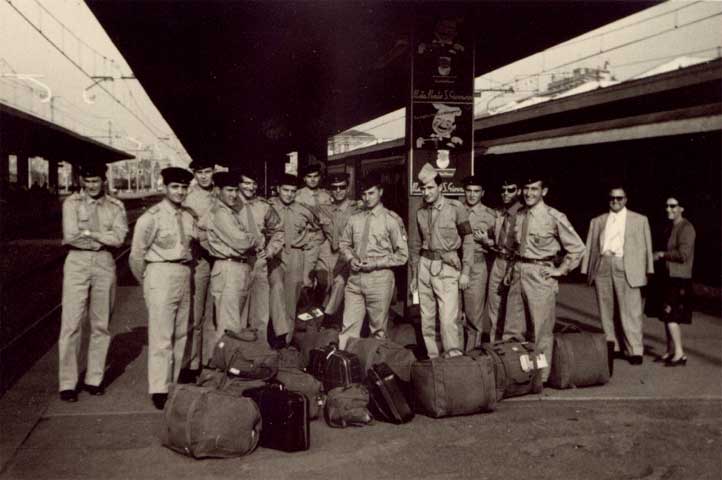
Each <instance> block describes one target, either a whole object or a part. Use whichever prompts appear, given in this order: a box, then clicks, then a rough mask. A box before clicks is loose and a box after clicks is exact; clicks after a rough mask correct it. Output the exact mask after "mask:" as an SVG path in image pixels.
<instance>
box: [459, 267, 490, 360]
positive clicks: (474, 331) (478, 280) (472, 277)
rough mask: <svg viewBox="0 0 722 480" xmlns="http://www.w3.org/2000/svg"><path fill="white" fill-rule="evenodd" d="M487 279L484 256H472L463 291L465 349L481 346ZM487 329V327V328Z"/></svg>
mask: <svg viewBox="0 0 722 480" xmlns="http://www.w3.org/2000/svg"><path fill="white" fill-rule="evenodd" d="M488 279H489V270H488V268H487V265H486V259H485V258H484V254H482V253H477V254H475V255H474V264H473V265H472V266H471V270H470V271H469V286H468V288H467V289H466V290H464V291H463V297H464V315H465V317H466V321H465V322H464V332H465V333H466V345H465V347H466V348H465V349H466V350H467V351H468V350H472V349H473V348H476V347H478V346H479V345H481V335H482V334H483V333H484V321H485V320H486V318H485V315H484V307H485V306H486V285H487V281H488ZM487 329H488V327H487Z"/></svg>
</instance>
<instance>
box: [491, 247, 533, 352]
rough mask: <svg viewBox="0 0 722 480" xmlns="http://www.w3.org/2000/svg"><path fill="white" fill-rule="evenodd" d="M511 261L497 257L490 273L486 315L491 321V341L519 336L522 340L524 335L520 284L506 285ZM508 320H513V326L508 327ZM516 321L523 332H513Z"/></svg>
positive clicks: (518, 338)
mask: <svg viewBox="0 0 722 480" xmlns="http://www.w3.org/2000/svg"><path fill="white" fill-rule="evenodd" d="M508 267H509V261H508V260H506V259H505V258H502V257H496V258H495V259H494V263H493V265H492V267H491V272H490V273H489V288H488V290H487V295H486V309H485V310H486V314H485V316H486V317H488V319H489V341H491V342H496V341H499V340H509V339H511V338H514V337H515V334H516V335H517V337H516V338H517V340H522V339H523V338H524V337H523V334H524V330H525V328H523V327H524V323H523V318H524V305H523V304H522V302H521V293H520V292H519V288H520V284H519V283H518V282H517V283H513V284H512V285H510V286H506V285H504V277H505V276H506V269H507V268H508ZM507 318H511V320H510V322H511V325H509V326H507V321H506V319H507ZM514 319H517V323H516V325H520V328H521V332H519V333H516V332H513V330H514V328H513V325H514Z"/></svg>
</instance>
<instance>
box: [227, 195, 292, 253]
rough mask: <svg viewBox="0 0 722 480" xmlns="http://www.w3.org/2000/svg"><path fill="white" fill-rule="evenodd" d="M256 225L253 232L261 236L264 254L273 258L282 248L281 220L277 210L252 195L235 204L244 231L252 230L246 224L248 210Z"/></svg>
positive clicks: (262, 199) (265, 201) (251, 231)
mask: <svg viewBox="0 0 722 480" xmlns="http://www.w3.org/2000/svg"><path fill="white" fill-rule="evenodd" d="M249 209H250V212H251V217H252V218H253V222H254V224H255V226H256V229H255V232H257V233H258V234H259V235H261V236H262V237H263V240H264V246H265V248H266V254H267V255H268V257H269V258H273V257H275V256H276V255H278V253H279V252H280V251H281V250H283V243H284V240H283V237H284V234H283V221H282V220H281V217H280V216H279V215H278V212H276V210H275V209H274V208H273V207H272V206H271V204H270V203H269V202H268V200H266V199H265V198H261V197H254V198H252V199H251V200H246V199H243V200H242V201H241V202H239V203H238V204H237V205H236V210H237V212H238V216H239V218H240V220H241V223H242V224H243V225H244V226H245V227H246V231H247V232H249V233H251V234H253V233H254V230H253V229H252V228H251V227H250V225H249V224H248V211H249Z"/></svg>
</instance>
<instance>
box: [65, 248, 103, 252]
mask: <svg viewBox="0 0 722 480" xmlns="http://www.w3.org/2000/svg"><path fill="white" fill-rule="evenodd" d="M68 251H69V252H93V253H96V252H110V249H109V248H105V247H103V248H99V249H98V250H91V249H89V248H77V247H68Z"/></svg>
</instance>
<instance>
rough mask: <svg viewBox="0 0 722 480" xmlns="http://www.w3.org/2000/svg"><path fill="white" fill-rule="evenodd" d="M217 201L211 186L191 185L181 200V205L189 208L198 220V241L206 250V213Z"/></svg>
mask: <svg viewBox="0 0 722 480" xmlns="http://www.w3.org/2000/svg"><path fill="white" fill-rule="evenodd" d="M217 201H218V197H217V196H216V195H215V194H214V193H213V188H211V189H210V190H206V189H204V188H201V187H199V186H198V185H193V186H192V187H190V188H189V191H188V195H187V196H186V199H185V201H184V202H183V206H184V207H186V208H188V209H190V211H191V213H192V214H193V216H194V217H195V218H196V221H197V222H198V241H199V242H200V244H201V246H202V247H203V248H204V249H206V251H207V250H208V213H209V212H210V211H211V207H213V205H215V203H216V202H217Z"/></svg>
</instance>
